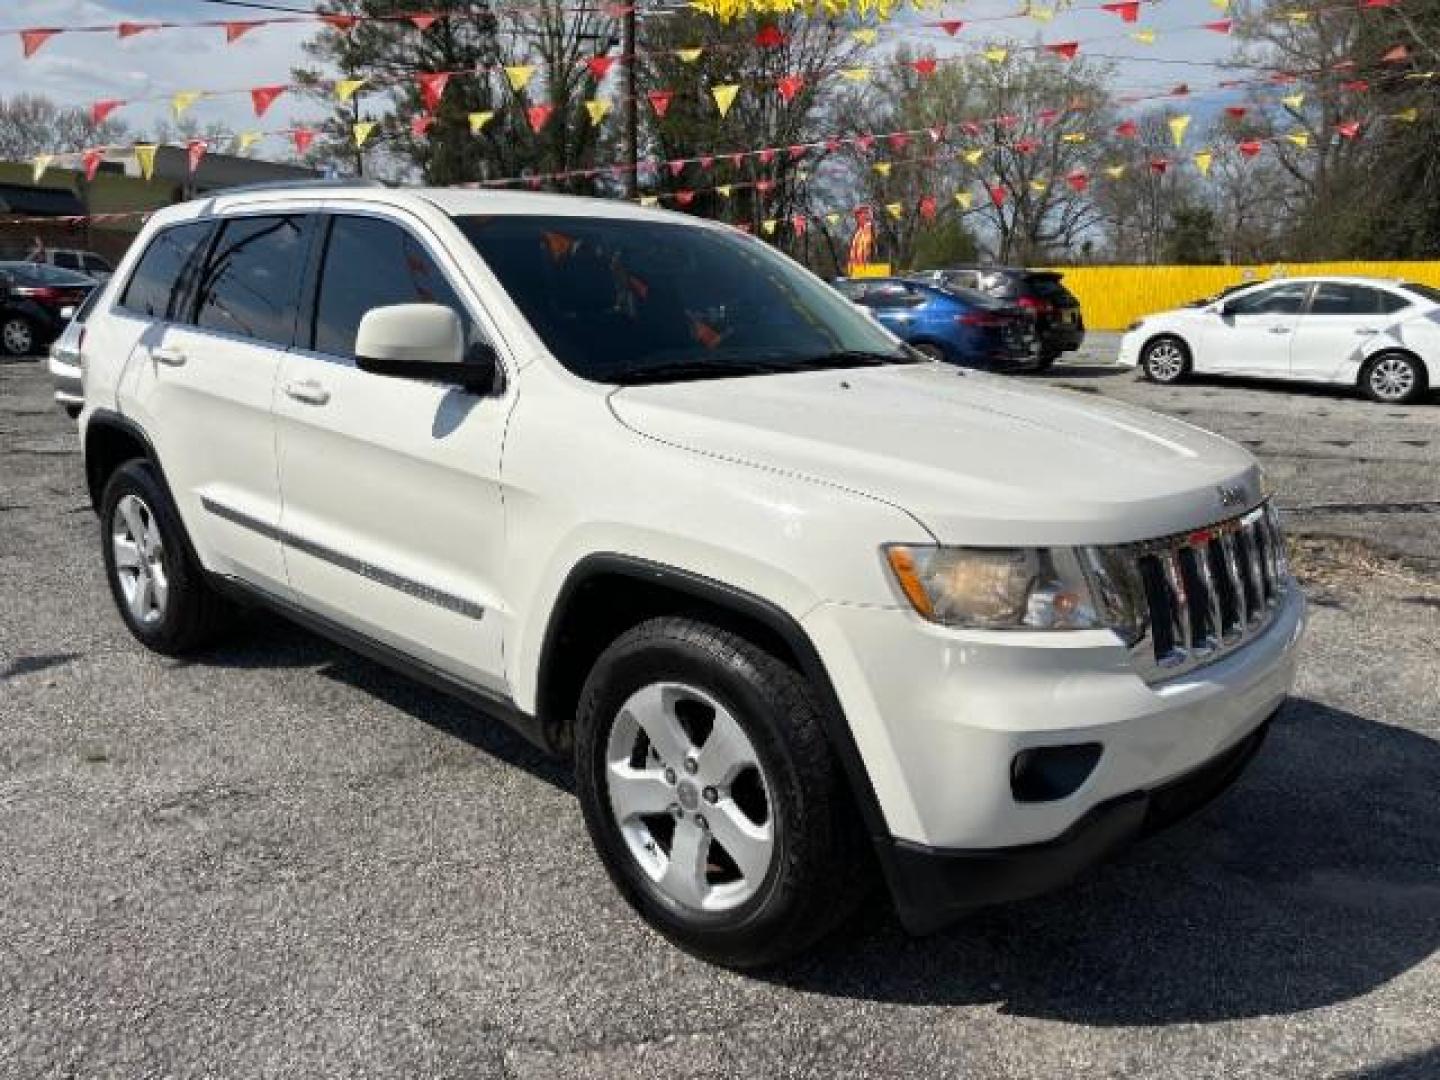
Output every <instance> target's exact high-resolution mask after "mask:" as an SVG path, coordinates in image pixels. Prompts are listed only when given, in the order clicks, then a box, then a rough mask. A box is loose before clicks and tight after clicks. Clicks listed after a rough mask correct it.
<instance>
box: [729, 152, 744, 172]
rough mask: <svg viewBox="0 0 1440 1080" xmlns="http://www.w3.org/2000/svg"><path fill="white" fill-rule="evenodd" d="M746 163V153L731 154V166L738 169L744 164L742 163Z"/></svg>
mask: <svg viewBox="0 0 1440 1080" xmlns="http://www.w3.org/2000/svg"><path fill="white" fill-rule="evenodd" d="M744 164H745V155H744V154H731V155H730V167H731V168H732V169H738V168H740V166H742V165H744Z"/></svg>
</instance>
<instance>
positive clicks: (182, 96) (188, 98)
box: [170, 90, 204, 119]
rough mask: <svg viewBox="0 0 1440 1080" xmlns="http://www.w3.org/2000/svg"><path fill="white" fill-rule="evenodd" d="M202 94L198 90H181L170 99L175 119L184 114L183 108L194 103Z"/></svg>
mask: <svg viewBox="0 0 1440 1080" xmlns="http://www.w3.org/2000/svg"><path fill="white" fill-rule="evenodd" d="M202 96H204V95H203V94H202V93H201V92H200V91H199V90H181V91H180V93H178V94H175V95H174V96H173V97H171V99H170V108H171V109H173V110H174V112H175V117H176V119H179V118H180V117H182V116H184V115H185V110H186V109H188V108H190V106H191V105H194V104H195V102H197V101H199V100H200V98H201V97H202Z"/></svg>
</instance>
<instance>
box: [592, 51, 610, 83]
mask: <svg viewBox="0 0 1440 1080" xmlns="http://www.w3.org/2000/svg"><path fill="white" fill-rule="evenodd" d="M614 65H615V58H614V57H613V56H592V57H591V58H590V59H589V60H587V61H585V66H586V67H588V68H589V69H590V74H591V75H592V76H593V77H594V78H595V79H596V80H599V79H603V78H605V76H606V75H609V74H610V69H611V68H612V67H613V66H614Z"/></svg>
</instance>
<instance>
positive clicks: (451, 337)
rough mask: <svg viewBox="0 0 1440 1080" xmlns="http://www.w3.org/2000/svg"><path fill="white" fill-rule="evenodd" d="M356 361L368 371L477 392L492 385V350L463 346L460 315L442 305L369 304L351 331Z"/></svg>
mask: <svg viewBox="0 0 1440 1080" xmlns="http://www.w3.org/2000/svg"><path fill="white" fill-rule="evenodd" d="M355 365H356V367H358V368H359V369H360V370H361V371H368V372H370V373H371V374H373V375H390V376H393V377H395V378H399V379H419V380H422V381H424V382H440V383H451V384H453V385H455V386H460V387H463V388H464V389H466V390H469V391H471V392H472V393H477V394H486V393H489V392H490V391H491V390H493V389H494V388H495V374H496V356H495V350H494V349H492V348H490V346H488V345H476V346H473V347H471V348H470V349H469V350H468V351H467V350H466V348H465V331H464V327H462V326H461V324H460V316H458V315H456V314H455V312H454V311H452V310H451V309H450V308H448V307H445V306H444V305H443V304H392V305H390V306H388V307H378V308H371V309H370V310H369V311H367V312H366V313H365V316H364V318H362V319H361V320H360V329H359V331H358V333H357V334H356V335H355Z"/></svg>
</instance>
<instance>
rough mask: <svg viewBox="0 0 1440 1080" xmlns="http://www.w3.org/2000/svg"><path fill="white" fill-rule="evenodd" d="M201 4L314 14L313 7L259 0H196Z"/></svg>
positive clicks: (290, 13) (294, 13) (293, 13)
mask: <svg viewBox="0 0 1440 1080" xmlns="http://www.w3.org/2000/svg"><path fill="white" fill-rule="evenodd" d="M196 2H197V3H201V4H218V5H220V6H221V7H235V8H249V9H251V10H254V11H283V12H285V13H286V14H289V15H314V14H316V12H315V9H314V8H298V7H285V6H284V5H282V4H263V3H260V2H259V0H196Z"/></svg>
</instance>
